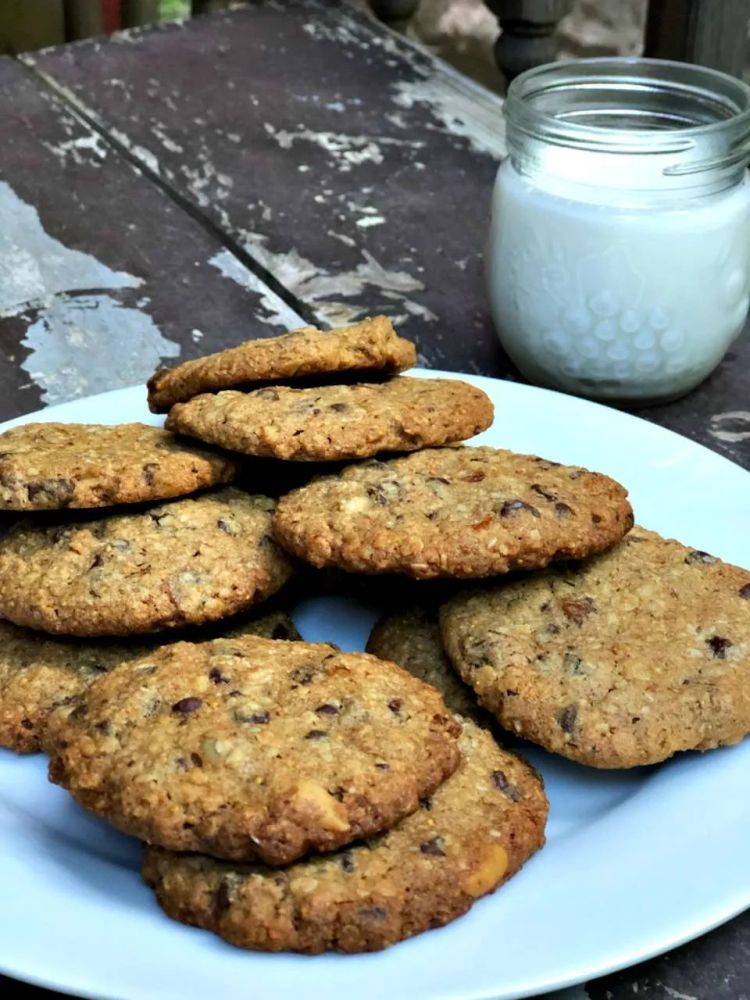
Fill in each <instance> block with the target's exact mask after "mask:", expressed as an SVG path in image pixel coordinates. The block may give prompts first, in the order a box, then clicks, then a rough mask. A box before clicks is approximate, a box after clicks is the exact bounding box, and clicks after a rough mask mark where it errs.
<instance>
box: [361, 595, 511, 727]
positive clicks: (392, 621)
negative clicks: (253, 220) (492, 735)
mask: <svg viewBox="0 0 750 1000" xmlns="http://www.w3.org/2000/svg"><path fill="white" fill-rule="evenodd" d="M367 652H368V653H372V655H373V656H377V657H379V658H380V659H381V660H390V661H391V662H393V663H398V665H399V666H400V667H403V668H404V670H408V671H409V673H410V674H413V675H414V676H415V677H419V679H420V680H422V681H425V682H426V683H427V684H431V685H432V686H433V687H434V688H437V690H438V691H439V692H440V694H441V695H442V696H443V700H444V701H445V704H446V705H447V706H448V708H449V709H450V710H451V712H455V713H457V714H458V715H461V716H463V717H464V718H467V719H472V720H473V721H474V722H476V723H478V724H479V725H485V726H486V725H487V724H488V722H489V721H490V720H492V717H491V716H490V715H489V714H488V713H486V712H485V711H484V710H483V709H482V708H481V707H480V706H479V703H478V702H477V696H476V695H475V694H474V692H473V691H472V689H471V688H470V687H469V686H468V685H467V684H464V682H463V681H462V680H461V678H460V677H459V676H458V674H457V673H456V671H455V670H454V669H453V666H452V664H451V662H450V660H449V659H448V657H447V655H446V653H445V649H444V648H443V640H442V637H441V635H440V625H439V623H438V614H437V608H434V609H432V608H427V607H420V606H418V605H415V606H413V607H411V608H408V609H407V610H405V611H400V612H395V613H393V614H389V615H385V616H384V617H382V618H381V619H380V620H379V621H378V622H376V623H375V626H374V627H373V630H372V632H371V633H370V638H369V639H368V640H367Z"/></svg>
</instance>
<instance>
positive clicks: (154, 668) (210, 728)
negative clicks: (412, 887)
mask: <svg viewBox="0 0 750 1000" xmlns="http://www.w3.org/2000/svg"><path fill="white" fill-rule="evenodd" d="M459 732H460V726H459V725H458V724H457V723H456V722H455V720H454V719H453V717H452V716H451V715H450V713H449V712H448V710H447V709H446V707H445V705H444V704H443V701H442V699H441V698H440V696H439V695H438V693H437V692H436V691H434V690H432V688H430V687H428V686H427V685H426V684H423V683H421V682H420V681H418V680H417V679H416V678H414V677H412V676H411V675H410V674H407V673H406V672H405V671H403V670H401V668H400V667H397V666H396V665H395V664H390V663H384V662H383V661H380V660H377V659H376V658H375V657H372V656H367V655H366V654H363V653H358V654H347V653H341V652H339V650H337V649H336V648H335V647H333V646H329V645H323V644H311V643H304V642H282V641H275V640H269V639H261V638H256V637H244V638H234V639H220V640H216V641H214V642H207V643H199V644H192V643H177V644H174V645H171V646H165V647H163V648H162V649H161V650H157V651H155V652H154V653H152V654H150V655H149V656H147V657H144V658H143V659H141V660H139V661H136V662H132V663H128V664H125V665H122V666H121V667H118V669H117V670H115V671H113V672H112V673H110V674H107V675H105V676H103V677H101V678H100V679H99V680H98V681H97V682H96V683H95V684H93V685H92V686H91V687H90V688H89V689H88V691H87V692H86V694H85V695H84V697H83V699H82V701H81V703H80V705H79V706H78V707H77V708H76V709H75V710H74V711H73V712H71V713H70V714H67V715H66V716H63V717H58V716H54V717H53V719H52V720H51V740H50V743H51V753H52V760H51V764H50V776H51V778H52V780H53V781H56V782H57V783H59V784H62V785H63V786H64V787H65V788H67V789H68V790H69V791H70V792H71V794H72V795H73V796H74V797H75V798H76V799H77V800H78V801H79V802H80V803H81V804H82V805H83V806H85V807H86V808H88V809H90V810H91V811H92V812H94V813H96V814H97V815H99V816H102V817H104V818H105V819H108V820H109V821H110V822H111V823H113V824H114V825H116V826H118V827H119V828H120V829H122V830H124V831H125V832H127V833H131V834H134V835H135V836H138V837H140V838H141V839H143V840H145V841H147V842H149V843H155V844H159V845H161V846H165V847H170V848H172V849H175V850H183V851H204V852H206V853H209V854H213V855H216V856H218V857H225V858H229V859H233V860H247V859H252V858H257V857H260V858H262V859H263V860H264V861H266V862H268V863H270V864H286V863H288V862H290V861H293V860H294V859H295V858H298V857H300V856H301V855H302V854H304V853H306V852H308V851H310V850H315V851H328V850H332V849H334V848H337V847H339V846H341V845H342V844H347V843H349V842H350V841H352V840H355V839H359V838H362V837H367V836H370V835H371V834H374V833H377V832H379V831H381V830H383V829H386V828H387V827H389V826H391V825H392V824H393V823H395V822H396V821H397V820H399V819H401V818H402V817H404V816H406V815H408V814H409V813H411V812H413V811H414V810H415V809H417V808H418V805H419V800H420V798H422V797H423V796H424V795H428V794H429V793H431V792H432V791H433V790H434V789H435V788H436V787H437V786H438V785H439V784H440V783H441V782H442V781H444V780H445V778H447V777H448V775H450V774H452V773H453V771H455V769H456V767H457V766H458V764H459V761H460V752H459V750H458V745H457V742H456V741H457V737H458V735H459Z"/></svg>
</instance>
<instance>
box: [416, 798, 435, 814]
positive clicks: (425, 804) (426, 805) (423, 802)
mask: <svg viewBox="0 0 750 1000" xmlns="http://www.w3.org/2000/svg"><path fill="white" fill-rule="evenodd" d="M419 804H420V806H421V807H422V808H423V809H426V810H427V812H429V811H430V810H431V809H432V799H431V798H430V797H429V796H426V797H425V798H423V799H420V800H419Z"/></svg>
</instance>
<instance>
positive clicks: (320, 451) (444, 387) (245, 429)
mask: <svg viewBox="0 0 750 1000" xmlns="http://www.w3.org/2000/svg"><path fill="white" fill-rule="evenodd" d="M492 416H493V407H492V402H491V401H490V399H489V397H488V396H487V395H486V393H484V392H482V390H481V389H477V388H476V387H475V386H473V385H469V384H468V383H467V382H461V381H459V380H454V379H418V378H406V377H405V376H399V377H397V378H392V379H389V380H388V381H386V382H377V383H373V384H368V383H358V384H354V385H326V386H320V387H316V388H305V389H291V388H288V387H285V386H269V387H267V388H264V389H256V390H255V391H254V392H220V393H218V394H216V395H212V394H208V393H205V394H203V395H202V396H196V397H195V398H194V399H191V400H190V401H189V402H187V403H178V404H177V405H176V406H173V407H172V409H171V410H170V411H169V416H168V417H167V427H168V428H169V429H170V430H173V431H176V432H178V433H180V434H187V435H189V436H190V437H195V438H198V439H199V440H201V441H206V442H209V443H211V444H215V445H220V446H221V447H222V448H228V449H230V450H231V451H237V452H242V453H243V454H246V455H256V456H260V457H273V458H279V459H285V460H293V461H298V462H299V461H302V462H329V461H339V460H342V459H351V458H369V457H371V456H372V455H377V454H378V453H379V452H382V451H416V450H417V449H419V448H425V447H428V446H430V445H440V444H447V443H450V442H453V441H462V440H464V439H465V438H469V437H473V435H474V434H478V433H479V431H483V430H485V428H487V427H489V425H490V424H491V423H492Z"/></svg>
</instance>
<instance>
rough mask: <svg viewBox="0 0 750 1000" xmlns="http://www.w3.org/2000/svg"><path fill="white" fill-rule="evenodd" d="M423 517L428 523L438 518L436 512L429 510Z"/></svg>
mask: <svg viewBox="0 0 750 1000" xmlns="http://www.w3.org/2000/svg"><path fill="white" fill-rule="evenodd" d="M425 516H426V518H427V520H428V521H434V520H435V519H436V518H437V516H438V512H437V511H436V510H431V511H429V512H428V513H427V514H426V515H425Z"/></svg>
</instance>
